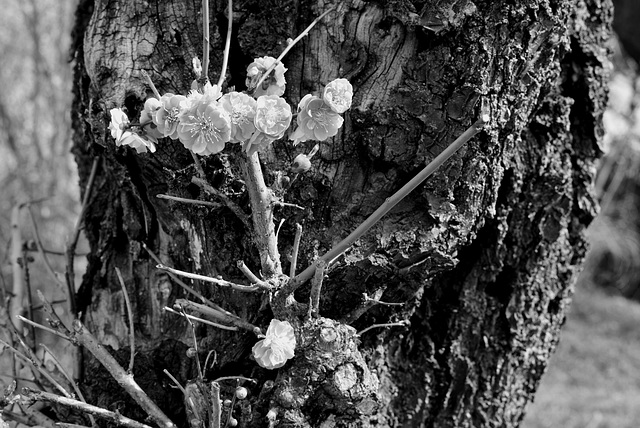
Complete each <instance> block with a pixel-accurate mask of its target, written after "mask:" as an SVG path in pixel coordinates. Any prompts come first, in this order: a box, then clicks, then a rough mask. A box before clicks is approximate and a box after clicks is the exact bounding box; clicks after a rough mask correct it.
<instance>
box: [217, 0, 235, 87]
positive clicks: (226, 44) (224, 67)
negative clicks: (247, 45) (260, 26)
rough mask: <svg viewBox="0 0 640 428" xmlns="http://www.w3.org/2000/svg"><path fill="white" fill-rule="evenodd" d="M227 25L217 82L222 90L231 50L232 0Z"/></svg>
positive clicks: (231, 0) (230, 0)
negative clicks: (220, 69)
mask: <svg viewBox="0 0 640 428" xmlns="http://www.w3.org/2000/svg"><path fill="white" fill-rule="evenodd" d="M228 8H229V23H228V25H227V39H226V40H225V42H224V56H223V57H222V71H221V72H220V79H219V80H218V87H220V88H222V84H223V83H224V77H225V74H226V73H227V64H228V63H229V50H230V49H231V28H232V26H233V0H229V5H228Z"/></svg>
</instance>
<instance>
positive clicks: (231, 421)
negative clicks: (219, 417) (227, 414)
mask: <svg viewBox="0 0 640 428" xmlns="http://www.w3.org/2000/svg"><path fill="white" fill-rule="evenodd" d="M237 425H238V420H237V419H236V418H231V419H229V426H230V427H235V426H237Z"/></svg>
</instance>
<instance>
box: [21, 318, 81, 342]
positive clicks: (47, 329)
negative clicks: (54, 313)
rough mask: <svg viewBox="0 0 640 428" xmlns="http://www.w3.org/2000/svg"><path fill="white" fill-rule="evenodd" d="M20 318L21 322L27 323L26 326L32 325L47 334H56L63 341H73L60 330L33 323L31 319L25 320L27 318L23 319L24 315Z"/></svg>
mask: <svg viewBox="0 0 640 428" xmlns="http://www.w3.org/2000/svg"><path fill="white" fill-rule="evenodd" d="M18 318H19V319H20V321H22V322H23V323H26V324H29V325H32V326H34V327H36V328H39V329H42V330H44V331H46V332H47V333H51V334H54V335H56V336H58V337H61V338H63V339H67V340H71V338H70V337H69V336H66V335H65V334H63V333H60V332H59V331H58V330H54V329H52V328H49V327H47V326H45V325H42V324H38V323H37V322H34V321H31V320H30V319H28V318H25V317H23V316H22V315H18Z"/></svg>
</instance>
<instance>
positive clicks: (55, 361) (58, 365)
mask: <svg viewBox="0 0 640 428" xmlns="http://www.w3.org/2000/svg"><path fill="white" fill-rule="evenodd" d="M40 346H42V348H43V349H44V350H45V351H46V352H47V353H48V354H49V356H50V357H51V361H53V364H54V365H55V366H56V368H57V369H58V371H59V372H60V373H61V374H62V376H64V378H65V379H66V380H67V382H69V385H71V388H73V391H74V392H75V393H76V395H77V396H78V398H79V399H80V401H82V402H83V403H86V402H87V400H86V399H85V398H84V395H82V391H80V388H78V385H76V383H75V382H74V381H73V379H72V378H71V376H70V375H69V373H67V371H66V370H65V369H64V367H63V366H62V364H61V363H60V360H58V358H57V357H56V355H55V354H54V353H53V352H51V349H49V348H48V347H47V346H46V345H44V344H42V343H41V344H40ZM88 416H89V420H90V421H91V426H92V427H95V426H96V420H95V419H94V417H93V415H92V414H88Z"/></svg>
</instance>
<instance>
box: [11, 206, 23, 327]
mask: <svg viewBox="0 0 640 428" xmlns="http://www.w3.org/2000/svg"><path fill="white" fill-rule="evenodd" d="M24 205H25V204H22V203H21V204H16V205H14V206H13V209H12V210H11V268H12V273H13V289H12V292H13V295H12V297H11V301H10V302H9V319H10V320H11V322H12V323H13V325H14V326H15V328H16V329H17V330H18V331H22V323H21V322H20V321H19V318H17V316H18V315H20V314H21V313H22V311H23V310H24V304H23V300H24V295H25V285H24V271H23V266H22V264H24V263H26V260H22V263H21V257H22V244H23V242H22V231H21V230H20V210H21V209H22V208H23V207H24Z"/></svg>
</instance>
